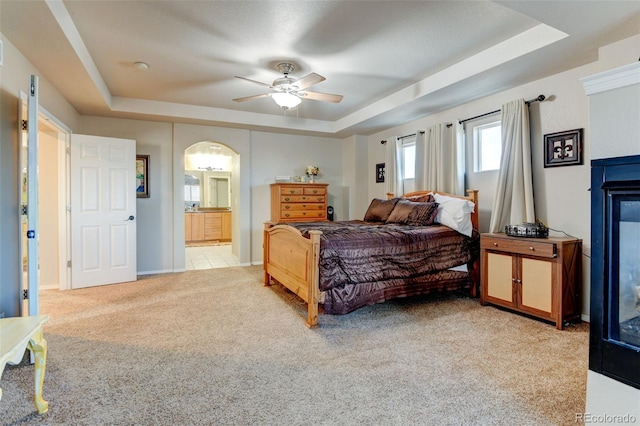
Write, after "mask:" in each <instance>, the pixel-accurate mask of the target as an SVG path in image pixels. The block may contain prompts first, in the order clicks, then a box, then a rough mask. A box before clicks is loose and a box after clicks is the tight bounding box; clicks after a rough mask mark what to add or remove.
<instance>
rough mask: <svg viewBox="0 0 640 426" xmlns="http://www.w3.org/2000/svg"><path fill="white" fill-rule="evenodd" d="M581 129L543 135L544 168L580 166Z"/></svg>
mask: <svg viewBox="0 0 640 426" xmlns="http://www.w3.org/2000/svg"><path fill="white" fill-rule="evenodd" d="M582 161H583V160H582V129H575V130H567V131H564V132H558V133H549V134H547V135H544V166H545V167H556V166H573V165H577V164H582Z"/></svg>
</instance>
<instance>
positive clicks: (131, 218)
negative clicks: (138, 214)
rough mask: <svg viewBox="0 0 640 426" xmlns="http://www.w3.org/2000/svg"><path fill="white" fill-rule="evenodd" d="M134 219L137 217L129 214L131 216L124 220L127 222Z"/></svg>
mask: <svg viewBox="0 0 640 426" xmlns="http://www.w3.org/2000/svg"><path fill="white" fill-rule="evenodd" d="M133 219H135V217H134V216H129V217H128V218H126V219H125V220H124V221H125V222H127V221H129V220H133Z"/></svg>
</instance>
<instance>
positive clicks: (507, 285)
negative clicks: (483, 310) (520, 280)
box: [486, 252, 514, 304]
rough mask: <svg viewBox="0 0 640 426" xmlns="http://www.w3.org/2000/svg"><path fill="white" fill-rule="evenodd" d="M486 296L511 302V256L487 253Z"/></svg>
mask: <svg viewBox="0 0 640 426" xmlns="http://www.w3.org/2000/svg"><path fill="white" fill-rule="evenodd" d="M486 274H487V296H488V297H490V298H493V299H499V300H501V301H504V302H507V303H508V304H513V302H514V300H513V281H512V278H513V276H514V275H513V257H512V256H510V255H505V254H498V253H492V252H488V253H487V271H486Z"/></svg>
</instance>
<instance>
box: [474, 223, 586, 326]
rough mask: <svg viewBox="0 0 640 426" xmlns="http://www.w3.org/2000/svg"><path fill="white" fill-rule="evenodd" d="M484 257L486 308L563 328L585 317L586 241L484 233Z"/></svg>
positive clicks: (482, 261) (482, 242)
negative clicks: (513, 312) (531, 317)
mask: <svg viewBox="0 0 640 426" xmlns="http://www.w3.org/2000/svg"><path fill="white" fill-rule="evenodd" d="M480 258H481V266H480V270H481V278H480V282H481V292H480V303H481V304H483V305H485V304H492V305H497V306H502V307H504V308H508V309H510V310H513V311H517V312H521V313H524V314H528V315H531V316H535V317H538V318H541V319H544V320H547V321H552V322H554V323H555V324H556V328H557V329H559V330H562V328H563V326H564V323H565V322H566V321H572V320H579V319H580V313H581V309H582V299H581V289H582V240H578V239H575V238H564V237H548V238H521V237H510V236H508V235H506V234H500V233H497V234H482V235H481V236H480Z"/></svg>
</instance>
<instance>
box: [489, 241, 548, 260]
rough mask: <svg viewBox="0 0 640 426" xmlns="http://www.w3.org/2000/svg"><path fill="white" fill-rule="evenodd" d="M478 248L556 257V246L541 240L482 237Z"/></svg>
mask: <svg viewBox="0 0 640 426" xmlns="http://www.w3.org/2000/svg"><path fill="white" fill-rule="evenodd" d="M480 248H483V249H487V250H492V251H505V252H509V253H517V254H524V255H529V256H538V257H546V258H554V257H557V255H558V248H557V245H556V244H555V243H552V242H545V241H544V240H543V239H541V238H532V239H531V240H526V241H523V240H522V239H519V240H510V239H507V238H491V237H483V238H482V239H481V241H480Z"/></svg>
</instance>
